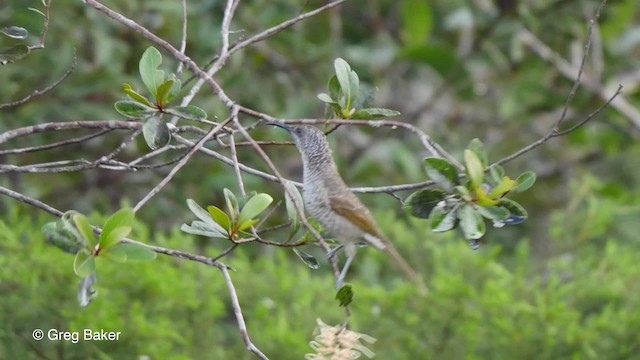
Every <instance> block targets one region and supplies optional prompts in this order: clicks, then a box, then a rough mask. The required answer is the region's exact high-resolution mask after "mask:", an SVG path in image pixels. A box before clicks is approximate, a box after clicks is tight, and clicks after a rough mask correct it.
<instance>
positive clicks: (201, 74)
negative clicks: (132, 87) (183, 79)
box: [83, 0, 234, 107]
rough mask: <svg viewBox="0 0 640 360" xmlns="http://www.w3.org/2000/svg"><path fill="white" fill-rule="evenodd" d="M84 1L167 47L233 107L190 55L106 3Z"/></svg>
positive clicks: (92, 0) (225, 102)
mask: <svg viewBox="0 0 640 360" xmlns="http://www.w3.org/2000/svg"><path fill="white" fill-rule="evenodd" d="M83 1H84V3H86V4H88V5H90V6H92V7H93V8H95V9H96V10H98V11H100V12H102V13H104V14H105V15H107V16H109V17H110V18H112V19H114V20H116V21H118V22H119V23H121V24H122V25H124V26H126V27H128V28H130V29H132V30H133V31H136V32H138V33H140V34H141V35H142V36H144V37H145V38H146V39H148V40H150V41H151V42H153V43H155V44H156V45H158V46H160V47H162V48H163V49H165V50H166V51H168V52H169V53H170V54H171V55H172V56H173V57H174V58H175V59H177V60H178V61H180V62H182V63H184V64H185V66H186V67H187V68H188V69H189V70H191V71H192V72H193V73H194V74H195V75H196V76H198V77H199V78H201V79H205V81H206V82H207V84H209V86H210V87H211V90H212V91H213V93H214V94H215V95H216V96H217V97H218V98H219V99H220V100H221V101H222V102H223V103H224V104H225V105H227V107H231V106H233V104H234V103H233V101H232V100H231V99H230V98H229V97H228V96H227V94H225V92H224V90H222V87H220V85H219V84H218V83H217V82H216V81H215V80H214V79H213V78H211V77H210V76H209V75H208V74H207V73H206V72H204V71H203V70H202V69H200V67H198V65H197V64H196V63H195V62H194V61H193V60H191V59H190V58H189V57H188V56H186V55H185V54H183V53H181V52H180V51H179V50H178V49H176V48H175V47H173V46H172V45H171V44H170V43H168V42H167V41H166V40H164V39H162V38H160V37H158V36H157V35H155V34H153V33H152V32H151V31H149V30H147V29H146V28H145V27H143V26H141V25H139V24H138V23H136V22H135V21H133V20H131V19H129V18H127V17H126V16H124V15H122V14H120V13H118V12H116V11H113V10H111V9H110V8H108V7H106V6H105V5H103V4H101V3H100V2H98V1H96V0H83Z"/></svg>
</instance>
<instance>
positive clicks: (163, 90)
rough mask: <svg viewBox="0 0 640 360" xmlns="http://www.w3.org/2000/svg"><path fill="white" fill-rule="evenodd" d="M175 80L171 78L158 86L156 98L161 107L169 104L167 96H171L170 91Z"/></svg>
mask: <svg viewBox="0 0 640 360" xmlns="http://www.w3.org/2000/svg"><path fill="white" fill-rule="evenodd" d="M173 82H174V80H173V79H169V80H167V81H165V82H163V83H162V84H161V85H160V86H158V94H157V96H158V97H157V98H156V101H157V102H158V104H159V105H160V106H161V107H164V106H165V105H166V104H167V97H168V96H169V91H170V90H171V88H172V87H173Z"/></svg>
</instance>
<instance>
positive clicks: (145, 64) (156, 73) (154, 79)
mask: <svg viewBox="0 0 640 360" xmlns="http://www.w3.org/2000/svg"><path fill="white" fill-rule="evenodd" d="M161 63H162V55H161V54H160V52H159V51H158V50H157V49H156V48H154V47H153V46H150V47H148V48H147V50H145V52H144V53H143V54H142V57H141V58H140V63H139V64H138V69H139V71H140V77H141V78H142V82H143V83H144V85H145V86H146V87H147V89H148V90H149V92H150V93H151V94H152V95H153V97H154V98H156V99H157V98H158V96H157V94H158V88H159V87H160V85H161V84H162V83H164V71H162V70H158V66H160V64H161Z"/></svg>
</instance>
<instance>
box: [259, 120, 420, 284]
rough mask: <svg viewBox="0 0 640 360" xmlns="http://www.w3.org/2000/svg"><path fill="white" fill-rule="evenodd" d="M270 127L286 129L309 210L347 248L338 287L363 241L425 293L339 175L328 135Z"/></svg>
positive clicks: (286, 126) (290, 127)
mask: <svg viewBox="0 0 640 360" xmlns="http://www.w3.org/2000/svg"><path fill="white" fill-rule="evenodd" d="M269 124H270V125H274V126H277V127H280V128H283V129H285V130H287V131H288V132H289V134H291V136H292V138H293V142H294V144H295V145H296V147H297V148H298V150H299V151H300V155H301V157H302V167H303V176H302V177H303V189H302V197H303V202H304V205H305V209H306V211H307V212H308V214H309V215H311V216H312V217H313V218H315V219H316V220H317V221H318V222H319V223H320V224H321V225H322V226H323V227H324V229H325V230H326V231H327V232H328V233H329V234H331V235H333V237H335V238H336V239H337V240H338V241H339V242H340V243H341V244H342V245H343V246H344V250H345V253H346V256H347V260H346V261H345V264H344V266H343V268H342V271H341V272H340V275H339V276H338V279H336V288H341V287H342V286H343V284H344V279H345V277H346V274H347V271H348V269H349V267H350V266H351V263H352V262H353V259H354V257H355V255H356V250H357V245H358V243H359V242H361V241H362V240H364V241H365V242H366V243H368V244H371V245H373V246H374V247H376V248H378V249H380V250H385V251H386V252H387V253H388V254H389V255H390V256H391V257H392V258H393V259H394V261H395V262H396V263H397V264H398V266H399V267H400V269H401V270H402V271H403V272H404V273H405V275H406V276H407V277H409V278H410V279H411V280H413V281H414V282H415V283H416V284H417V285H418V287H419V288H420V290H421V291H423V292H426V289H427V288H426V286H425V285H424V283H423V282H422V280H421V279H420V276H419V275H418V273H417V272H416V271H415V270H414V269H413V268H412V267H411V265H409V263H408V262H407V261H406V260H405V259H404V257H402V255H400V253H399V252H398V251H397V250H396V249H395V247H394V246H393V244H392V243H391V242H390V241H389V240H388V239H387V237H386V236H385V235H384V234H383V232H382V230H381V229H380V227H379V226H378V224H377V223H376V220H375V219H374V217H373V215H371V212H370V211H369V209H368V208H367V207H366V206H365V205H364V204H363V203H362V201H360V199H358V197H357V196H356V195H355V194H354V193H353V192H352V191H351V190H350V189H349V187H348V186H347V184H346V183H345V181H344V180H343V179H342V177H341V176H340V173H339V172H338V167H337V166H336V163H335V161H334V159H333V155H332V152H331V148H330V147H329V143H328V142H327V138H326V136H325V134H324V133H323V132H322V131H321V130H320V129H318V128H316V127H313V126H309V125H289V124H285V123H280V122H270V123H269ZM338 249H339V248H336V250H338ZM327 256H328V257H329V258H331V257H332V256H334V251H331V252H329V253H328V254H327Z"/></svg>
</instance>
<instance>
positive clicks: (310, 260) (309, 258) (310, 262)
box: [292, 248, 320, 270]
mask: <svg viewBox="0 0 640 360" xmlns="http://www.w3.org/2000/svg"><path fill="white" fill-rule="evenodd" d="M292 249H293V252H294V253H295V254H296V255H298V257H299V258H300V260H302V262H303V263H305V264H307V266H308V267H309V268H311V269H313V270H315V269H317V268H319V267H320V264H319V263H318V260H317V259H316V258H315V257H314V256H313V255H310V254H307V253H306V252H304V251H301V250H298V249H297V248H292Z"/></svg>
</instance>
